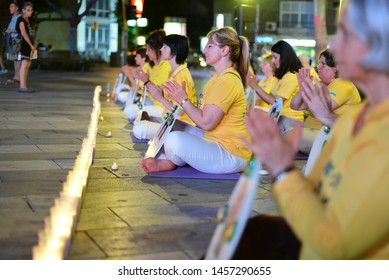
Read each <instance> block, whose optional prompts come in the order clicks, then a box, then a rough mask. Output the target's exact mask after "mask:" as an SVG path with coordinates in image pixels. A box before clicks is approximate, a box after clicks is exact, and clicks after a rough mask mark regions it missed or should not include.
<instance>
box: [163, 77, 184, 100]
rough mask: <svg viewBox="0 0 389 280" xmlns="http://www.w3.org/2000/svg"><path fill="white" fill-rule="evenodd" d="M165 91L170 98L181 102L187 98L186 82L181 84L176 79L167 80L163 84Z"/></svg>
mask: <svg viewBox="0 0 389 280" xmlns="http://www.w3.org/2000/svg"><path fill="white" fill-rule="evenodd" d="M163 88H164V89H165V91H166V92H167V93H168V94H169V95H170V96H171V98H172V99H173V100H174V101H175V102H177V103H178V104H181V101H182V100H184V99H185V98H188V94H187V93H186V83H185V82H182V84H181V86H180V85H179V84H178V83H177V82H176V81H169V82H166V83H165V84H164V85H163Z"/></svg>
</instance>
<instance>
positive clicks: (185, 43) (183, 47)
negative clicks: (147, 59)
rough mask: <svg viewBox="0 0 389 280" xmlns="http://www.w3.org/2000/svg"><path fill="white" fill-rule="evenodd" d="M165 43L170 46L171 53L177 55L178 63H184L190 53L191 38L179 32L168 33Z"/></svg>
mask: <svg viewBox="0 0 389 280" xmlns="http://www.w3.org/2000/svg"><path fill="white" fill-rule="evenodd" d="M163 44H165V45H166V46H168V47H169V48H170V53H171V55H175V56H176V62H177V64H183V63H184V62H185V60H186V59H187V57H188V55H189V40H188V38H187V37H185V36H182V35H177V34H172V35H168V36H166V37H165V38H164V39H163Z"/></svg>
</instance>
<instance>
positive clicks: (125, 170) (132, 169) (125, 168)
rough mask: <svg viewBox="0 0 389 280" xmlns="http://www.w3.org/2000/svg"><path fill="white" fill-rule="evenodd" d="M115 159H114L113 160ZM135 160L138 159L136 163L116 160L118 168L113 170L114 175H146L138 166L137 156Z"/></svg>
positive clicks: (137, 176) (138, 176)
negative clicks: (127, 163) (130, 163)
mask: <svg viewBox="0 0 389 280" xmlns="http://www.w3.org/2000/svg"><path fill="white" fill-rule="evenodd" d="M115 161H116V160H115ZM136 161H138V164H137V165H135V166H134V165H132V166H131V165H126V164H124V163H121V160H120V159H119V160H117V161H116V162H117V164H119V170H117V171H114V173H115V175H116V176H118V177H120V178H131V177H132V178H139V179H140V178H142V177H143V176H148V175H147V173H146V172H145V171H144V170H143V169H142V167H140V165H139V161H140V159H139V158H137V159H136Z"/></svg>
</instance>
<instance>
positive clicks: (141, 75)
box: [134, 68, 149, 83]
mask: <svg viewBox="0 0 389 280" xmlns="http://www.w3.org/2000/svg"><path fill="white" fill-rule="evenodd" d="M134 77H135V78H137V79H138V80H140V81H142V82H144V83H145V82H147V81H148V80H149V74H147V73H145V72H143V71H142V69H138V68H137V69H136V70H135V71H134Z"/></svg>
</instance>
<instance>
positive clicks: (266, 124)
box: [244, 109, 302, 177]
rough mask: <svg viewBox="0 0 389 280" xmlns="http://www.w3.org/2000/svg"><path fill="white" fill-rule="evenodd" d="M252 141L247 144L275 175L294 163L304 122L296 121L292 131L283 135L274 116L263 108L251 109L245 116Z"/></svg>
mask: <svg viewBox="0 0 389 280" xmlns="http://www.w3.org/2000/svg"><path fill="white" fill-rule="evenodd" d="M245 122H246V125H247V129H248V132H249V134H250V136H251V143H248V142H247V141H245V140H244V141H245V142H246V145H247V147H248V148H249V149H251V151H252V152H253V153H254V155H255V156H256V157H257V159H259V160H260V161H261V162H262V164H264V165H265V166H266V167H267V169H268V170H269V172H270V174H271V175H272V176H273V177H274V176H276V175H277V174H278V173H279V172H281V171H282V170H284V169H285V168H287V167H288V166H291V165H293V163H294V159H295V157H296V154H297V151H298V149H299V146H300V141H301V129H302V122H296V124H295V126H294V128H293V129H292V131H291V132H290V133H289V134H288V135H287V136H284V135H281V133H280V131H279V129H278V126H277V124H276V123H275V122H274V120H273V118H272V117H271V116H269V115H268V114H266V113H265V112H262V110H255V109H253V110H251V111H250V112H249V113H248V115H247V116H246V118H245Z"/></svg>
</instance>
